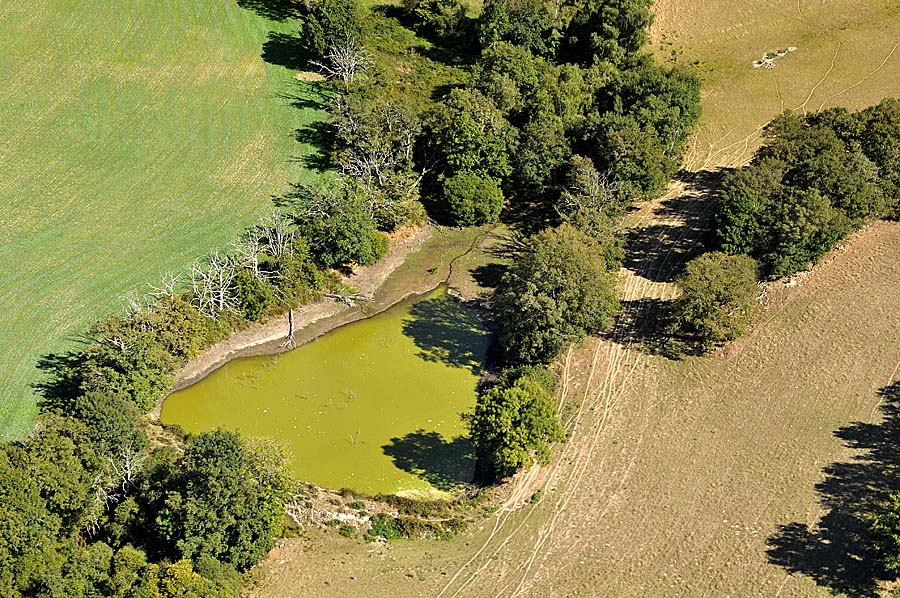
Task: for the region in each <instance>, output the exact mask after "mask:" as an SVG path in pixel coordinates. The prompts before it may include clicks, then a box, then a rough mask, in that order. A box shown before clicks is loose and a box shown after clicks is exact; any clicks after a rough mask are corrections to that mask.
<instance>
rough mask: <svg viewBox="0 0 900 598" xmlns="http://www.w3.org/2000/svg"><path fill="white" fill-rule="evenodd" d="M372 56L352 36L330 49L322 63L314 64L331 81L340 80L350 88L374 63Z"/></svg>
mask: <svg viewBox="0 0 900 598" xmlns="http://www.w3.org/2000/svg"><path fill="white" fill-rule="evenodd" d="M373 62H374V61H373V59H372V55H371V54H369V53H368V52H366V50H365V48H363V47H362V45H361V44H360V43H359V42H358V41H357V40H356V38H355V37H353V36H352V35H349V34H348V35H347V37H346V38H344V40H343V41H342V42H340V43H335V44H333V45H332V46H331V47H330V48H328V52H327V53H326V54H325V56H324V60H323V61H322V62H317V61H313V62H312V64H314V65H316V66H317V67H319V70H320V71H321V72H322V73H323V74H324V75H325V76H326V77H328V78H329V79H340V80H341V81H343V83H344V86H345V87H346V86H349V85H350V84H351V83H353V81H354V80H355V79H356V77H358V76H361V75H363V74H364V73H365V72H366V71H367V70H368V69H369V67H370V66H371V65H372V63H373Z"/></svg>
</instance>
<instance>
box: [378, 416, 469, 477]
mask: <svg viewBox="0 0 900 598" xmlns="http://www.w3.org/2000/svg"><path fill="white" fill-rule="evenodd" d="M381 448H382V450H383V451H384V454H385V455H387V456H388V457H390V458H391V459H393V461H394V465H395V466H396V467H397V468H398V469H402V470H403V471H406V472H409V473H411V474H413V475H414V476H416V477H418V478H421V479H423V480H425V481H426V482H428V483H429V484H431V485H432V486H434V487H435V488H437V489H438V490H451V489H453V488H454V487H456V486H458V485H459V484H467V483H469V482H471V481H472V472H473V471H474V470H475V448H474V447H473V446H472V443H471V442H470V441H469V439H468V438H466V437H464V436H458V437H456V438H454V439H453V440H451V441H450V442H447V441H446V440H444V437H443V436H441V435H440V434H438V433H437V432H426V431H425V430H416V431H415V432H411V433H409V434H406V435H405V436H403V437H402V438H391V440H390V443H389V444H386V445H384V446H383V447H381Z"/></svg>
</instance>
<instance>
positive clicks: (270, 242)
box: [259, 210, 294, 258]
mask: <svg viewBox="0 0 900 598" xmlns="http://www.w3.org/2000/svg"><path fill="white" fill-rule="evenodd" d="M259 229H260V231H261V232H262V239H263V240H264V241H265V243H266V247H267V248H268V250H269V252H268V253H269V255H271V256H272V257H276V258H280V257H284V256H285V255H290V254H291V252H292V251H293V247H294V233H293V232H290V231H288V229H287V223H286V222H285V220H284V216H282V215H281V213H280V212H278V210H274V211H273V212H272V218H271V220H269V221H265V220H264V221H262V222H261V223H260V226H259Z"/></svg>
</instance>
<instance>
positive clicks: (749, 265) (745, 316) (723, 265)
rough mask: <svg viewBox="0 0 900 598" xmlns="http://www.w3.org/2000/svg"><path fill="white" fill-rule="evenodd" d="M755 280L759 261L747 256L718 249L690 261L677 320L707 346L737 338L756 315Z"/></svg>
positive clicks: (680, 283)
mask: <svg viewBox="0 0 900 598" xmlns="http://www.w3.org/2000/svg"><path fill="white" fill-rule="evenodd" d="M756 280H757V265H756V262H755V261H754V260H753V259H752V258H750V257H747V256H733V255H728V254H725V253H718V252H716V253H706V254H704V255H701V256H700V257H698V258H695V259H693V260H691V261H690V262H689V263H688V265H687V267H686V268H685V272H684V274H683V275H682V276H681V277H680V278H679V279H678V288H679V290H680V291H681V296H680V297H679V298H678V300H677V301H676V306H675V316H676V320H677V322H678V323H679V324H680V325H681V326H682V330H683V331H684V332H685V333H686V334H687V335H688V336H690V337H694V338H697V339H698V341H699V344H700V346H701V347H702V348H705V349H708V348H710V347H713V346H715V345H718V344H721V343H724V342H727V341H730V340H734V339H735V338H737V337H739V336H741V335H742V334H744V333H745V332H746V330H747V324H748V323H749V321H750V318H751V316H752V315H753V308H754V306H755V304H756V295H757V293H758V291H759V289H758V287H757V284H756Z"/></svg>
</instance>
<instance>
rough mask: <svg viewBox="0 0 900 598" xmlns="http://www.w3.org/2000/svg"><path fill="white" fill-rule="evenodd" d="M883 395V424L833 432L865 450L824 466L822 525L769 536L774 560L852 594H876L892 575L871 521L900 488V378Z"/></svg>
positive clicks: (786, 528) (800, 525)
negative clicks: (877, 545) (875, 543)
mask: <svg viewBox="0 0 900 598" xmlns="http://www.w3.org/2000/svg"><path fill="white" fill-rule="evenodd" d="M879 395H881V399H882V405H881V411H882V413H883V415H884V421H883V422H882V423H880V424H868V423H854V424H852V425H849V426H846V427H844V428H841V429H839V430H838V431H837V432H835V436H837V437H838V438H840V439H841V440H843V441H844V443H845V444H846V445H847V446H848V447H850V448H853V449H857V450H860V451H863V452H861V453H859V454H858V455H856V456H855V457H854V458H853V459H852V460H850V461H848V462H844V463H833V464H831V465H829V466H827V467H825V468H824V470H823V471H824V472H825V479H824V480H823V481H822V482H820V483H819V484H817V485H816V490H817V491H818V493H819V495H820V502H821V504H822V507H823V509H824V510H825V514H824V515H823V516H822V518H821V519H820V521H819V522H818V524H816V525H815V527H812V528H810V527H809V526H808V525H807V524H805V523H800V522H794V523H788V524H786V525H781V526H779V529H778V531H777V532H776V533H775V534H773V535H772V536H770V537H769V540H768V544H769V546H770V548H769V550H768V551H767V552H768V556H769V561H770V562H772V563H774V564H777V565H779V566H781V567H783V568H784V569H786V570H787V571H788V572H790V573H801V574H804V575H807V576H809V577H811V578H812V579H813V580H815V582H816V583H817V584H818V585H820V586H825V587H827V588H829V589H830V590H831V591H832V592H835V593H843V594H846V595H847V596H853V597H868V596H876V595H877V594H878V592H877V584H878V581H879V580H882V579H887V578H890V577H893V576H891V575H890V574H888V573H887V572H886V571H885V570H884V568H883V566H882V564H881V561H880V559H879V557H878V555H877V553H876V552H875V551H874V549H873V544H872V538H871V535H870V534H869V530H868V525H867V520H868V517H869V516H871V515H872V514H873V513H876V512H879V511H880V510H881V509H883V508H884V505H885V504H886V503H887V500H888V497H889V496H890V495H891V494H892V493H895V492H898V491H900V476H898V475H897V467H898V465H900V382H897V383H894V384H893V385H891V386H887V387H885V388H882V389H881V390H880V391H879Z"/></svg>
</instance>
